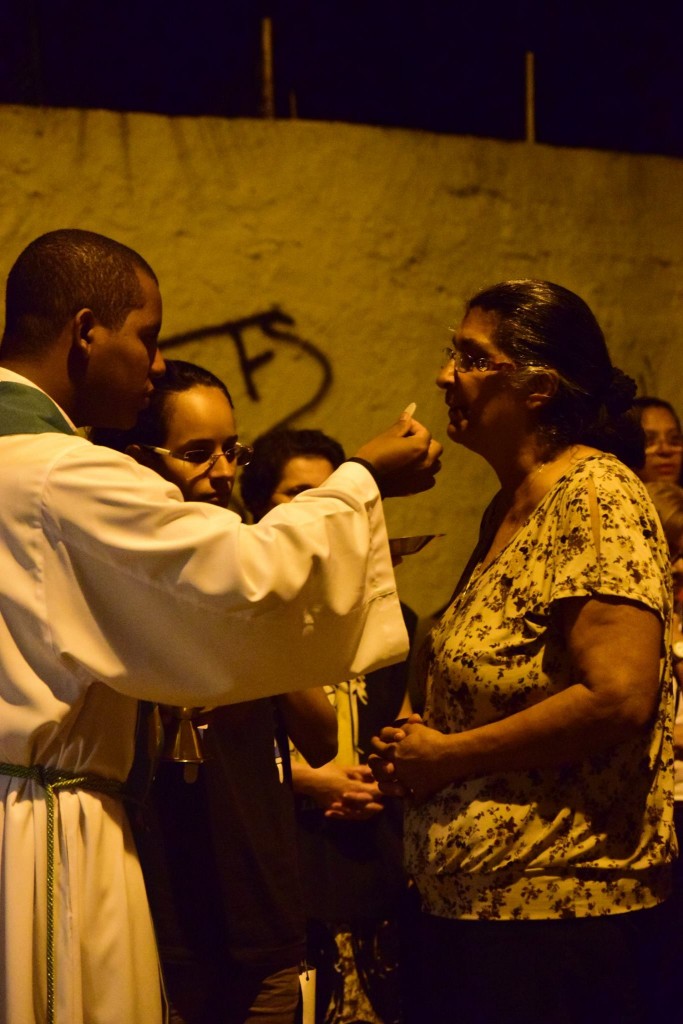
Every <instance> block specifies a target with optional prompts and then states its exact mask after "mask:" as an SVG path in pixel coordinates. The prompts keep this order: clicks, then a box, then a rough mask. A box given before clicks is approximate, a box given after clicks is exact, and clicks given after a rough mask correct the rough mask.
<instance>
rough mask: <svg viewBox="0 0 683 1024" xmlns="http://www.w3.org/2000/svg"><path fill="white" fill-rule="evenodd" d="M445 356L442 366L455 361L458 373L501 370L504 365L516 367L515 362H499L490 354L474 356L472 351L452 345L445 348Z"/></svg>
mask: <svg viewBox="0 0 683 1024" xmlns="http://www.w3.org/2000/svg"><path fill="white" fill-rule="evenodd" d="M443 354H444V356H445V358H444V361H443V363H442V364H441V367H442V369H443V367H444V366H448V364H449V363H453V365H454V367H455V369H456V370H457V371H458V373H469V372H470V371H471V370H481V371H485V370H499V369H503V368H504V367H506V366H507V367H509V368H510V369H514V366H515V364H514V363H510V362H499V361H498V360H497V359H491V358H489V356H473V355H472V354H471V353H470V352H465V351H463V349H460V348H453V347H452V346H451V345H447V346H446V348H445V349H444V350H443Z"/></svg>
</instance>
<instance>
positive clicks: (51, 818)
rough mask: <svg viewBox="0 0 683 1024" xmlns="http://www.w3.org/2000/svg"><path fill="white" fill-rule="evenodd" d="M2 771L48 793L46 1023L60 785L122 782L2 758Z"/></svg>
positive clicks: (105, 788)
mask: <svg viewBox="0 0 683 1024" xmlns="http://www.w3.org/2000/svg"><path fill="white" fill-rule="evenodd" d="M0 775H11V776H13V777H14V778H16V779H32V780H33V781H34V782H37V783H38V785H39V786H42V788H43V789H44V790H45V792H46V794H47V802H46V809H47V914H46V917H47V1024H54V1019H55V805H56V790H58V789H87V790H89V791H90V792H93V793H107V794H109V795H110V796H116V795H117V794H119V793H120V792H121V790H122V789H123V783H121V782H119V781H118V780H116V779H105V778H104V777H103V776H101V775H89V774H85V775H78V774H77V773H76V772H69V771H66V770H64V769H62V768H51V767H50V766H49V765H42V764H32V765H24V764H5V763H4V762H0Z"/></svg>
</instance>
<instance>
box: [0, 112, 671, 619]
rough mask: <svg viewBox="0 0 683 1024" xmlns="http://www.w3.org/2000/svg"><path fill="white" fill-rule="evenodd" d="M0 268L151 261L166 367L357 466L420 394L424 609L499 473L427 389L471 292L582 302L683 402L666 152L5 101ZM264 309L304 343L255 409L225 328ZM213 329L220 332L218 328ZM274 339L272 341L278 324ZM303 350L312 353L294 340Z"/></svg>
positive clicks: (414, 521)
mask: <svg viewBox="0 0 683 1024" xmlns="http://www.w3.org/2000/svg"><path fill="white" fill-rule="evenodd" d="M0 138H1V139H2V145H0V274H1V275H2V277H3V279H4V276H5V274H6V272H7V270H8V269H9V267H10V265H11V263H12V261H13V260H14V258H15V256H16V255H17V253H18V252H19V251H20V250H21V248H22V247H23V246H24V245H25V244H26V243H27V242H29V241H30V240H31V239H32V238H33V237H35V236H36V235H38V234H41V233H42V232H44V231H47V230H50V229H53V228H57V227H64V226H78V227H85V228H89V229H92V230H96V231H101V232H104V233H106V234H109V235H112V236H113V237H115V238H118V239H120V240H121V241H124V242H126V243H128V244H130V245H132V246H134V247H135V248H137V249H139V250H140V251H141V252H142V254H143V255H144V256H145V257H146V258H147V259H148V260H149V261H150V262H151V263H152V265H153V266H154V267H155V269H156V270H157V272H158V274H159V277H160V280H161V284H162V290H163V293H164V298H165V312H164V329H163V337H165V338H169V337H171V336H173V335H177V334H181V333H185V332H191V331H195V330H200V329H202V328H206V329H207V334H206V336H205V337H203V338H201V339H200V340H196V341H193V342H191V343H187V344H184V345H182V346H179V347H174V348H173V349H172V350H170V351H169V353H168V354H170V355H171V354H172V355H177V356H181V357H183V358H189V359H195V360H196V361H198V362H202V363H204V364H205V365H207V366H208V367H209V368H210V369H213V370H214V371H215V372H217V373H219V374H220V375H221V376H223V377H224V378H225V379H226V380H227V381H228V383H229V385H230V386H231V388H232V390H233V393H234V397H235V400H236V404H237V410H238V417H239V422H240V427H241V431H242V434H243V436H244V437H245V438H247V439H248V438H249V437H253V436H254V435H255V434H257V433H259V432H260V431H261V430H263V429H266V428H267V427H269V426H270V425H272V424H273V423H275V422H277V421H279V420H281V419H282V418H283V417H286V416H288V415H290V414H291V413H293V412H295V411H296V410H297V409H299V408H301V407H302V406H304V405H305V404H306V403H308V402H309V401H311V400H312V399H314V398H315V396H316V393H317V392H318V390H319V388H320V385H321V381H322V379H323V361H324V358H325V357H326V358H327V360H329V363H330V365H331V369H332V375H333V376H332V381H331V384H330V387H329V389H328V390H327V392H326V393H325V394H324V395H323V397H322V398H321V399H320V400H319V401H318V404H317V406H316V407H315V408H314V409H312V410H310V411H308V412H306V413H304V414H303V415H302V416H300V417H299V418H298V419H297V420H296V422H295V425H298V426H320V427H322V428H323V429H325V430H327V431H328V432H330V433H332V434H334V435H336V436H337V437H338V438H339V439H340V440H342V441H343V442H344V444H345V445H346V447H347V449H348V450H349V451H352V450H353V449H354V447H355V446H357V445H358V444H359V443H360V442H362V441H363V440H364V439H365V438H366V437H367V436H369V435H371V434H372V433H374V432H377V431H378V430H380V429H382V428H383V427H384V426H385V425H386V424H388V423H389V422H390V421H391V420H393V418H394V417H395V416H396V415H397V414H398V413H399V412H400V410H401V409H402V408H403V407H404V406H405V405H406V404H407V403H408V402H409V401H416V402H417V405H418V412H417V415H418V417H419V418H421V419H422V420H423V421H425V422H426V423H428V424H429V425H430V426H431V427H432V429H433V431H434V433H435V434H436V435H437V436H438V437H440V438H441V439H442V440H445V443H446V447H447V451H446V456H445V459H444V469H443V472H442V474H441V476H440V479H439V484H438V487H437V488H436V489H435V490H434V491H433V492H431V493H430V494H428V495H422V496H420V497H418V498H415V499H412V500H410V501H393V502H388V503H387V508H388V518H389V522H390V529H391V532H393V533H395V534H399V533H408V534H409V533H421V532H436V531H443V532H445V533H446V534H447V536H446V538H444V539H443V540H439V541H436V542H434V544H433V545H431V547H430V548H427V549H425V551H424V552H422V553H421V554H419V555H417V556H414V557H413V558H412V559H407V560H406V561H405V562H404V564H403V565H402V566H401V567H400V568H399V569H398V578H399V584H400V586H401V589H402V593H403V595H404V596H405V598H406V600H407V601H408V602H409V603H410V604H412V605H413V607H414V608H415V609H416V610H417V611H418V612H419V613H420V614H422V615H426V614H428V613H429V612H431V611H432V610H434V609H435V608H437V607H438V606H439V605H440V604H441V603H442V602H443V601H444V600H445V599H446V598H447V597H448V595H449V593H450V591H451V589H452V585H453V582H454V579H455V577H456V576H457V573H458V572H459V570H460V569H461V567H462V565H463V564H464V561H465V559H466V555H467V553H468V550H469V548H470V546H471V544H472V541H473V538H474V536H475V533H476V529H477V524H478V518H479V514H480V512H481V510H482V508H483V505H484V504H485V502H486V500H487V499H488V497H489V496H490V495H491V493H492V492H493V489H494V486H495V481H494V479H493V477H492V474H491V473H490V471H489V470H488V469H487V467H486V466H485V465H483V464H482V463H480V462H479V461H478V460H477V459H476V458H475V457H474V456H472V455H470V454H468V453H466V452H464V451H461V450H458V449H455V448H453V446H451V445H450V444H449V442H448V440H447V439H446V438H445V410H444V407H443V403H442V399H441V397H440V396H439V395H438V394H437V392H436V390H435V388H434V386H433V380H434V376H435V372H436V369H437V366H438V362H439V353H440V348H441V347H442V346H443V345H444V344H446V342H447V341H448V334H447V328H448V326H449V325H450V324H453V323H454V322H456V321H457V319H458V315H459V312H460V310H461V307H462V303H463V301H464V299H465V298H466V297H467V296H468V295H469V294H471V293H472V292H473V291H474V290H475V289H477V288H478V287H480V286H481V285H484V284H487V283H491V282H493V281H496V280H501V279H503V278H509V277H520V276H538V277H547V278H550V279H552V280H555V281H558V282H560V283H561V284H564V285H566V286H568V287H569V288H572V289H574V290H576V291H578V292H579V294H581V295H582V296H583V297H584V298H586V299H587V300H588V302H589V303H590V304H591V305H592V306H593V308H594V310H595V311H596V313H597V315H598V318H599V319H600V320H601V322H602V324H603V326H604V328H605V330H606V333H607V336H608V339H609V341H610V345H611V348H612V351H613V354H614V357H615V360H616V361H617V362H618V363H620V364H621V365H622V366H623V368H624V369H625V370H627V371H628V372H629V373H631V374H632V375H634V376H635V377H636V378H638V380H639V382H640V383H641V386H643V387H644V388H645V389H646V390H648V391H650V392H654V393H658V394H660V395H662V396H663V397H665V398H668V399H670V400H672V401H673V402H674V403H676V404H678V405H679V406H681V407H682V408H683V392H682V385H683V358H682V357H681V355H680V351H681V342H680V339H681V336H682V335H683V176H682V173H681V172H682V170H683V165H682V163H681V161H676V160H673V159H668V158H662V157H642V156H628V155H623V154H615V153H604V152H594V151H587V150H568V149H553V148H551V147H547V146H530V145H527V144H524V143H506V142H495V141H489V140H483V139H474V138H459V137H449V136H439V135H432V134H428V133H424V132H422V133H421V132H407V131H398V130H386V129H378V128H369V127H359V126H351V125H341V124H326V123H320V122H303V121H276V122H268V121H246V120H242V121H239V120H238V121H228V120H219V119H213V118H197V119H191V118H175V119H174V118H167V117H161V116H152V115H140V114H136V115H125V114H115V113H109V112H102V111H75V110H38V109H31V108H18V107H4V108H3V107H0ZM274 307H279V309H280V310H281V311H282V312H283V313H285V314H287V316H288V317H290V318H291V319H292V320H293V321H294V323H293V324H292V325H290V326H289V327H288V328H287V330H288V331H289V332H290V335H292V337H290V338H289V340H288V339H286V338H284V339H283V338H275V339H273V338H268V337H267V336H266V335H265V334H264V333H263V331H262V330H261V329H260V328H259V327H258V326H252V327H249V328H247V329H246V330H244V331H243V333H242V340H243V342H244V355H245V357H246V358H247V359H253V358H255V357H256V356H258V355H259V353H262V352H264V351H270V352H271V353H272V358H271V359H270V361H269V362H267V363H264V364H262V365H260V366H257V367H256V368H255V369H254V371H253V378H252V383H253V384H254V385H255V387H256V388H257V390H258V399H259V400H258V401H257V400H255V399H254V398H253V397H250V396H249V394H248V393H247V389H246V383H245V380H244V378H243V375H242V373H241V372H240V368H239V366H238V362H237V357H236V348H235V344H234V342H233V341H232V340H231V338H230V336H229V335H228V334H227V333H225V331H224V330H223V331H221V329H220V325H222V324H225V323H226V322H228V321H230V322H233V321H236V320H239V319H241V318H244V317H249V316H251V315H253V314H264V313H265V314H267V313H268V312H269V311H271V310H272V309H273V308H274ZM214 328H216V330H213V329H214ZM279 329H280V330H281V329H282V327H280V328H279ZM304 343H308V345H306V344H304Z"/></svg>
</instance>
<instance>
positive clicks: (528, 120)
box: [524, 50, 536, 142]
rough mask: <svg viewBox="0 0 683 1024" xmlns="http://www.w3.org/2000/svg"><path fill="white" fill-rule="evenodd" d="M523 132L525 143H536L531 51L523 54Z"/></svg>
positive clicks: (533, 67) (533, 68)
mask: <svg viewBox="0 0 683 1024" xmlns="http://www.w3.org/2000/svg"><path fill="white" fill-rule="evenodd" d="M525 84H526V89H525V93H526V96H525V99H526V109H525V119H524V121H525V130H526V141H527V142H535V141H536V77H535V64H534V53H533V51H532V50H527V51H526V54H525Z"/></svg>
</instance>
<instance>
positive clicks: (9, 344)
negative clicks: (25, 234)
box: [2, 228, 157, 356]
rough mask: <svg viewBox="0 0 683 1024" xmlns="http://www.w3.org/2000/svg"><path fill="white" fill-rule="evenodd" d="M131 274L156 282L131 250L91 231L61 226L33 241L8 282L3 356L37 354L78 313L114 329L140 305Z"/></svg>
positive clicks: (136, 282) (137, 285)
mask: <svg viewBox="0 0 683 1024" xmlns="http://www.w3.org/2000/svg"><path fill="white" fill-rule="evenodd" d="M136 271H140V272H142V273H143V274H146V275H148V276H149V277H151V278H152V280H153V281H155V282H156V280H157V278H156V275H155V273H154V271H153V270H152V268H151V267H150V266H149V264H148V263H147V262H146V260H144V259H143V258H142V256H140V255H139V253H137V252H135V250H134V249H129V248H128V246H127V245H123V244H122V243H121V242H115V241H114V239H112V238H107V237H106V236H105V235H98V234H96V233H95V232H94V231H82V230H80V229H78V228H63V229H61V230H59V231H49V232H48V233H47V234H45V235H41V236H40V237H39V238H36V239H35V240H34V241H33V242H31V243H30V244H29V245H28V246H27V247H26V248H25V249H24V251H23V252H22V253H21V255H20V256H19V257H18V258H17V260H16V262H15V264H14V266H13V267H12V269H11V270H10V272H9V276H8V278H7V291H6V307H5V332H4V335H3V340H2V346H3V349H2V355H3V356H5V355H8V354H12V355H14V354H17V355H36V354H38V353H39V352H40V351H41V350H44V349H45V348H48V347H49V346H50V344H51V343H52V342H53V341H54V340H55V339H56V338H57V336H58V335H59V333H60V331H61V330H62V328H63V327H64V325H65V324H66V323H68V321H69V320H70V319H71V317H72V316H74V315H75V314H76V313H77V312H78V310H79V309H86V308H87V309H91V310H92V311H93V313H94V314H95V316H96V317H97V319H98V321H99V322H100V323H101V324H103V325H104V326H105V327H108V328H112V329H117V328H119V327H120V326H121V325H122V324H123V322H124V321H125V319H126V317H127V316H128V314H129V313H130V311H131V310H132V309H138V308H140V307H142V306H143V305H144V298H143V294H142V289H141V287H140V282H139V280H138V277H137V273H136Z"/></svg>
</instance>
